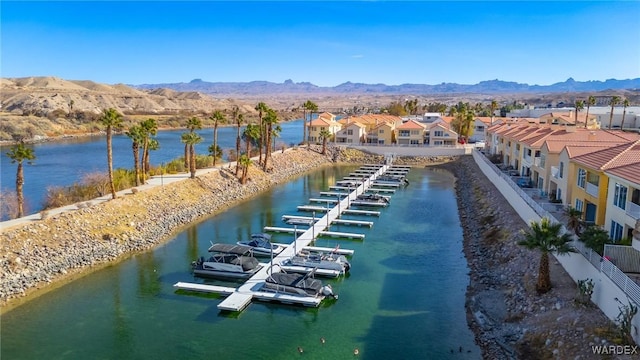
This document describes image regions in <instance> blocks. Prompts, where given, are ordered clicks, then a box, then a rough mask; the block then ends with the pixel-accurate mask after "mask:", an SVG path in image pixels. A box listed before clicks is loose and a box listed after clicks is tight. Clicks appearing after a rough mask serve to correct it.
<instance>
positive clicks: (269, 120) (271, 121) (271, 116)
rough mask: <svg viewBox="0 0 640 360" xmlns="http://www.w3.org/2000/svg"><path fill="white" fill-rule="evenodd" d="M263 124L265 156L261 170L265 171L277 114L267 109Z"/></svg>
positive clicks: (269, 155) (269, 156) (276, 122)
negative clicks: (264, 128) (264, 130)
mask: <svg viewBox="0 0 640 360" xmlns="http://www.w3.org/2000/svg"><path fill="white" fill-rule="evenodd" d="M264 124H265V126H266V128H267V131H266V132H265V135H266V138H265V154H264V164H263V166H262V170H263V171H267V163H268V162H269V159H270V158H271V138H272V137H273V126H274V125H277V124H278V114H277V113H276V111H275V110H273V109H270V108H267V113H266V116H265V117H264Z"/></svg>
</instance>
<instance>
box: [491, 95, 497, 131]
mask: <svg viewBox="0 0 640 360" xmlns="http://www.w3.org/2000/svg"><path fill="white" fill-rule="evenodd" d="M489 109H490V110H491V125H493V121H494V119H495V115H494V114H495V113H496V110H498V102H497V101H495V100H491V105H489Z"/></svg>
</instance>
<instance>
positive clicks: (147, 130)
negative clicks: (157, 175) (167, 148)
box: [140, 118, 159, 179]
mask: <svg viewBox="0 0 640 360" xmlns="http://www.w3.org/2000/svg"><path fill="white" fill-rule="evenodd" d="M140 126H141V127H142V130H143V132H142V135H143V137H144V141H143V142H142V167H143V174H144V175H145V176H144V178H145V179H146V175H147V174H148V173H149V169H150V167H151V166H150V160H149V150H158V148H159V144H158V141H157V140H155V139H153V138H152V136H156V134H158V123H156V120H155V119H153V118H149V119H147V120H145V121H143V122H142V123H140ZM152 142H154V143H155V146H154V147H152V146H151V143H152Z"/></svg>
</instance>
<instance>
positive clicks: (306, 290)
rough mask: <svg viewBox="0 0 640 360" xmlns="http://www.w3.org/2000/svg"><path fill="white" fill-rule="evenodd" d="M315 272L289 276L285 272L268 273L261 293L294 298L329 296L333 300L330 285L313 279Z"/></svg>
mask: <svg viewBox="0 0 640 360" xmlns="http://www.w3.org/2000/svg"><path fill="white" fill-rule="evenodd" d="M314 273H315V271H311V272H309V273H307V274H290V273H285V272H278V273H273V272H272V273H270V274H269V276H267V278H266V279H265V282H264V286H263V287H262V291H268V292H275V293H283V294H287V295H295V296H312V297H318V296H331V297H333V298H335V299H337V298H338V296H337V295H335V294H334V293H333V289H332V288H331V285H323V284H322V281H320V280H318V279H315V278H313V275H314Z"/></svg>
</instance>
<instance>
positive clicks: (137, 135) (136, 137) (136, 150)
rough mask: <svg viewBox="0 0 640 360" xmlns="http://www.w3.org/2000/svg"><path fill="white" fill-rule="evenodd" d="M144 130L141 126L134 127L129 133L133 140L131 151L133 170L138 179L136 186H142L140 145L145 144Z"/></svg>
mask: <svg viewBox="0 0 640 360" xmlns="http://www.w3.org/2000/svg"><path fill="white" fill-rule="evenodd" d="M143 132H144V130H143V129H142V127H141V126H132V127H130V128H129V131H127V136H128V137H129V138H130V139H131V149H132V151H133V169H134V173H135V178H136V180H135V181H136V186H139V185H140V160H139V154H140V143H142V142H144V135H143Z"/></svg>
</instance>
